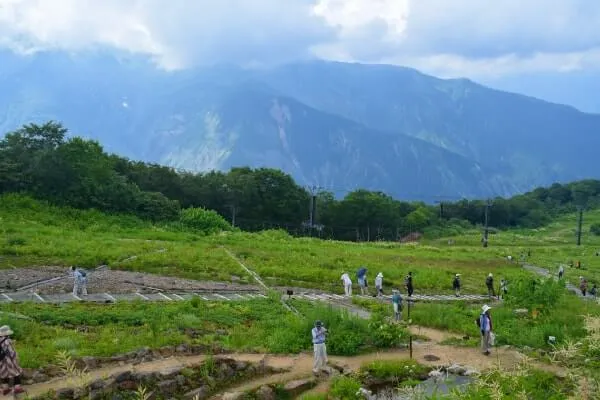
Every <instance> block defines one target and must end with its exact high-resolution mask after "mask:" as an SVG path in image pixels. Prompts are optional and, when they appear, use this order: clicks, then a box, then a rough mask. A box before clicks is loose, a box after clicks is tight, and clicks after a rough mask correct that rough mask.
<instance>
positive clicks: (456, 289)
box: [452, 274, 460, 297]
mask: <svg viewBox="0 0 600 400" xmlns="http://www.w3.org/2000/svg"><path fill="white" fill-rule="evenodd" d="M452 289H454V295H455V296H456V297H460V274H456V275H454V280H453V281H452Z"/></svg>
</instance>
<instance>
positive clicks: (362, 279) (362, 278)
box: [356, 267, 367, 295]
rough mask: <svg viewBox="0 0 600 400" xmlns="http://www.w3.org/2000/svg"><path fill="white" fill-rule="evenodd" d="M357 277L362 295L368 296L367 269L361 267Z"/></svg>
mask: <svg viewBox="0 0 600 400" xmlns="http://www.w3.org/2000/svg"><path fill="white" fill-rule="evenodd" d="M356 277H357V279H358V287H360V294H362V295H365V294H367V269H366V268H365V267H360V268H359V270H358V272H357V273H356Z"/></svg>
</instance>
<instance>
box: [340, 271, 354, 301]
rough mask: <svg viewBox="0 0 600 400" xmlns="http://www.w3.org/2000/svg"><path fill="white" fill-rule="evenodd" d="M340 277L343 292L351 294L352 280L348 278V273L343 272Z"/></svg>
mask: <svg viewBox="0 0 600 400" xmlns="http://www.w3.org/2000/svg"><path fill="white" fill-rule="evenodd" d="M341 279H342V282H343V284H344V293H345V294H346V296H352V280H351V279H350V275H348V273H347V272H344V274H343V275H342V278H341Z"/></svg>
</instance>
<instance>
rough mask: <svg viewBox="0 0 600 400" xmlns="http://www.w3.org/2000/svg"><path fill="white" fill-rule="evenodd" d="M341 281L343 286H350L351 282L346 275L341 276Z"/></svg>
mask: <svg viewBox="0 0 600 400" xmlns="http://www.w3.org/2000/svg"><path fill="white" fill-rule="evenodd" d="M341 280H342V281H343V282H344V286H348V285H352V280H351V279H350V276H349V275H348V274H344V275H342V278H341Z"/></svg>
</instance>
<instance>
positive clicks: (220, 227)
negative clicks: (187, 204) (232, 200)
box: [179, 208, 233, 235]
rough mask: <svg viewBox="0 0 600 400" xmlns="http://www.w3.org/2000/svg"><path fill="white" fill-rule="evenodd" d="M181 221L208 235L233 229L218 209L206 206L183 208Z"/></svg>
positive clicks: (185, 225)
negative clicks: (214, 209) (207, 208)
mask: <svg viewBox="0 0 600 400" xmlns="http://www.w3.org/2000/svg"><path fill="white" fill-rule="evenodd" d="M179 221H180V222H181V224H182V225H183V226H184V227H186V228H189V229H192V230H195V231H197V232H200V233H203V234H207V235H208V234H212V233H217V232H221V231H231V230H233V227H232V226H231V224H229V222H227V221H225V219H224V218H223V217H222V216H220V215H219V214H218V213H217V212H216V211H213V210H206V209H204V208H186V209H184V210H181V214H180V218H179Z"/></svg>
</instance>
